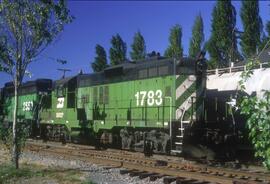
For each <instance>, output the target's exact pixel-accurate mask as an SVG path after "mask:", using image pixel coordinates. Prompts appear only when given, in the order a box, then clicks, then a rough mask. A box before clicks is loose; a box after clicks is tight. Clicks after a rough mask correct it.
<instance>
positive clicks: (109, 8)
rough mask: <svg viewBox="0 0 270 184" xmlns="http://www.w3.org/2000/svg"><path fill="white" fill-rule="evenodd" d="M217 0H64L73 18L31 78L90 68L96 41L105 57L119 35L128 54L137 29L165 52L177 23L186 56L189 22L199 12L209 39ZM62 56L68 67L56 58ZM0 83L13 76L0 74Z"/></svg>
mask: <svg viewBox="0 0 270 184" xmlns="http://www.w3.org/2000/svg"><path fill="white" fill-rule="evenodd" d="M232 3H233V5H234V6H235V8H236V10H237V28H238V29H239V30H242V25H241V20H240V16H239V14H240V7H241V2H240V1H233V2H232ZM269 4H270V3H269V2H267V1H261V2H260V16H261V18H262V20H263V23H264V24H265V22H266V21H267V20H270V7H269ZM214 5H215V1H177V2H176V1H172V2H170V1H149V2H143V1H138V2H135V1H132V2H131V1H126V2H125V1H119V2H115V1H68V6H69V9H70V12H71V14H72V15H73V16H75V20H74V21H73V22H72V23H71V24H69V25H67V26H66V27H65V30H64V32H63V33H61V34H60V35H59V37H58V38H57V40H56V41H55V43H53V44H52V45H50V46H49V47H48V48H47V49H46V50H45V51H44V52H43V53H42V54H41V55H40V57H39V58H37V61H36V62H34V63H32V64H31V65H29V68H28V70H29V71H30V72H31V73H32V78H31V79H30V78H29V77H27V76H26V77H25V80H34V79H36V78H52V79H59V78H60V77H61V75H62V73H60V72H58V71H57V68H68V69H71V70H72V71H71V72H69V73H68V75H75V74H77V73H78V71H79V70H80V69H82V70H83V72H84V73H90V72H92V69H91V67H90V63H91V62H92V61H93V60H94V57H95V45H96V44H100V45H102V46H103V47H104V48H105V49H106V51H107V56H109V52H108V51H109V48H110V39H111V37H112V35H114V34H116V33H119V34H120V36H121V37H122V39H123V40H124V41H125V42H126V43H127V46H128V52H127V56H128V57H129V52H130V44H131V43H132V40H133V36H134V33H135V32H136V31H138V30H139V31H141V33H142V35H143V36H144V39H145V41H146V49H147V52H151V51H153V50H155V51H158V52H160V53H161V54H163V53H164V50H165V49H166V47H167V46H168V36H169V31H170V28H171V27H172V26H173V25H175V24H180V25H181V26H182V29H183V37H182V43H183V47H184V54H188V47H189V40H190V38H191V30H192V25H193V23H194V19H195V17H196V15H198V14H199V13H200V14H201V15H202V17H203V21H204V34H205V39H206V40H207V39H208V38H209V36H210V30H211V19H212V17H211V13H212V9H213V7H214ZM57 58H59V59H65V60H67V61H68V63H67V64H66V65H60V64H59V63H57V62H56V61H55V60H56V59H57ZM0 78H1V79H0V86H3V84H4V83H5V82H7V81H9V80H11V78H10V77H9V76H8V75H7V74H3V73H0Z"/></svg>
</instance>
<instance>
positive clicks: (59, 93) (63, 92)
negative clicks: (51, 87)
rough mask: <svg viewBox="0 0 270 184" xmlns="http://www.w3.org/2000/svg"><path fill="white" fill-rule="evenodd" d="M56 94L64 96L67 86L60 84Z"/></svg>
mask: <svg viewBox="0 0 270 184" xmlns="http://www.w3.org/2000/svg"><path fill="white" fill-rule="evenodd" d="M56 96H57V97H63V96H65V88H64V87H63V86H62V85H60V86H58V87H57V88H56Z"/></svg>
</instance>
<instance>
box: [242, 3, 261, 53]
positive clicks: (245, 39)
mask: <svg viewBox="0 0 270 184" xmlns="http://www.w3.org/2000/svg"><path fill="white" fill-rule="evenodd" d="M240 15H241V20H242V23H243V28H244V32H243V34H242V35H241V41H240V45H241V47H242V52H243V55H244V56H245V57H246V58H247V57H250V56H252V55H255V54H256V52H257V49H258V47H259V45H260V42H261V40H260V39H261V32H262V20H261V17H260V15H259V3H258V0H252V1H249V0H244V1H242V7H241V13H240Z"/></svg>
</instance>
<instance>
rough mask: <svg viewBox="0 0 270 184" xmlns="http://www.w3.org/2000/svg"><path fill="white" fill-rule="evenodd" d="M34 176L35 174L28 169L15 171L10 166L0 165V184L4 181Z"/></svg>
mask: <svg viewBox="0 0 270 184" xmlns="http://www.w3.org/2000/svg"><path fill="white" fill-rule="evenodd" d="M35 174H37V173H35V172H33V171H31V170H30V169H29V168H21V169H16V168H15V167H13V166H10V165H0V184H4V183H6V181H8V180H11V179H14V178H21V177H24V178H30V177H33V176H34V175H35Z"/></svg>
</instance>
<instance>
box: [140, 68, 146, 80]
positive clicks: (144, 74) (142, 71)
mask: <svg viewBox="0 0 270 184" xmlns="http://www.w3.org/2000/svg"><path fill="white" fill-rule="evenodd" d="M146 77H147V69H142V70H139V79H142V78H146Z"/></svg>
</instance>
